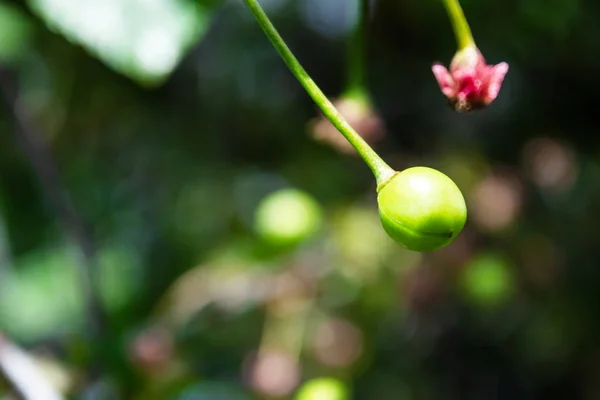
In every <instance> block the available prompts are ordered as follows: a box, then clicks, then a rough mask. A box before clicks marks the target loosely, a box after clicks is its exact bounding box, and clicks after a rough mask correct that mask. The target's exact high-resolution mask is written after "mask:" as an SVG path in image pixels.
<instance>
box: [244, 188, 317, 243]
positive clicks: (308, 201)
mask: <svg viewBox="0 0 600 400" xmlns="http://www.w3.org/2000/svg"><path fill="white" fill-rule="evenodd" d="M321 214H322V213H321V207H320V206H319V204H318V203H317V202H316V201H315V200H314V199H313V198H312V197H310V196H309V195H307V194H306V193H304V192H301V191H299V190H296V189H282V190H278V191H276V192H274V193H271V194H270V195H268V196H267V197H265V198H264V199H263V200H262V201H261V202H260V204H259V205H258V207H257V209H256V213H255V218H254V228H255V230H256V232H257V233H258V234H259V235H260V236H261V237H262V238H263V239H264V240H265V241H267V242H268V243H271V244H274V245H281V246H287V245H293V244H297V243H299V242H301V241H303V240H306V239H308V238H309V237H310V236H312V235H313V234H315V233H316V232H317V231H318V229H319V228H320V226H321V222H322V221H321V220H322V215H321Z"/></svg>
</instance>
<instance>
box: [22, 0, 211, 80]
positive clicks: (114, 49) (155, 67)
mask: <svg viewBox="0 0 600 400" xmlns="http://www.w3.org/2000/svg"><path fill="white" fill-rule="evenodd" d="M28 3H29V5H30V6H31V8H32V9H33V11H34V12H35V13H37V14H38V15H39V16H40V17H41V18H42V19H43V20H44V21H45V22H46V24H47V25H48V27H49V28H50V29H51V30H55V31H57V32H59V33H61V34H62V35H64V36H65V37H66V38H67V39H68V40H70V41H73V42H75V43H78V44H80V45H82V46H83V47H84V48H86V49H87V50H88V51H89V52H90V53H92V54H94V55H95V56H96V57H98V58H99V59H100V60H102V61H103V62H104V63H106V64H107V65H108V66H109V67H111V68H113V69H114V70H116V71H118V72H119V73H122V74H123V75H126V76H128V77H130V78H132V79H134V80H136V81H138V82H139V83H142V84H146V85H156V84H159V83H162V82H163V81H164V80H165V79H166V78H167V77H168V76H169V74H170V73H171V72H172V71H173V70H174V69H175V67H176V66H177V64H178V62H179V61H180V60H181V58H182V57H183V56H184V55H185V53H186V51H187V50H189V48H190V47H191V46H192V45H193V44H194V43H196V42H197V41H198V40H199V39H200V38H201V37H202V36H203V34H204V33H206V31H207V28H208V23H209V21H210V10H211V8H212V7H209V5H207V3H206V2H202V3H198V2H191V1H187V0H28Z"/></svg>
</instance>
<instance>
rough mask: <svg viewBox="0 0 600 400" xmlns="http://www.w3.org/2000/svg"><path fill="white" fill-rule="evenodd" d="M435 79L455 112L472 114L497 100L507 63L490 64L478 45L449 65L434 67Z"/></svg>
mask: <svg viewBox="0 0 600 400" xmlns="http://www.w3.org/2000/svg"><path fill="white" fill-rule="evenodd" d="M431 70H432V71H433V75H435V79H436V80H437V82H438V84H439V85H440V89H442V93H443V94H444V95H445V96H446V97H448V99H449V100H450V104H451V105H452V107H453V108H454V109H455V110H456V111H461V112H463V111H471V110H475V109H480V108H485V107H487V106H489V105H490V104H491V103H492V102H493V101H494V100H495V99H496V97H498V92H500V87H501V86H502V82H503V81H504V76H505V75H506V73H507V72H508V64H507V63H505V62H501V63H500V64H497V65H487V64H486V62H485V58H483V55H482V54H481V52H480V51H479V49H478V48H477V47H475V46H470V47H466V48H464V49H462V50H459V51H458V52H457V53H456V54H455V55H454V58H453V59H452V62H451V63H450V71H448V70H447V69H446V67H444V66H443V65H442V64H439V63H436V64H434V65H433V67H431Z"/></svg>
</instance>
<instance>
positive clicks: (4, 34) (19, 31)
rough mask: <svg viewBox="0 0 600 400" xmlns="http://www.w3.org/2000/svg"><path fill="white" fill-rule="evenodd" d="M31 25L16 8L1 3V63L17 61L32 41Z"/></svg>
mask: <svg viewBox="0 0 600 400" xmlns="http://www.w3.org/2000/svg"><path fill="white" fill-rule="evenodd" d="M31 31H32V28H31V23H30V21H29V20H28V19H27V17H26V16H25V15H24V14H23V13H22V12H20V11H19V10H17V9H16V8H15V7H13V6H11V5H10V4H6V3H5V2H0V62H3V63H11V62H14V61H16V60H17V59H18V58H19V57H20V56H21V55H22V54H23V53H24V52H25V50H26V49H27V47H28V44H29V40H30V39H31Z"/></svg>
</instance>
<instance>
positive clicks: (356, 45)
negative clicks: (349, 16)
mask: <svg viewBox="0 0 600 400" xmlns="http://www.w3.org/2000/svg"><path fill="white" fill-rule="evenodd" d="M355 1H356V3H357V10H356V11H357V13H358V21H357V24H356V28H355V29H354V32H352V35H351V36H350V40H349V43H348V83H347V85H348V86H347V88H346V93H345V94H346V95H347V96H350V97H357V98H359V99H360V100H367V98H368V94H367V92H366V79H367V76H366V63H367V25H368V22H369V9H370V7H369V0H355Z"/></svg>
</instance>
